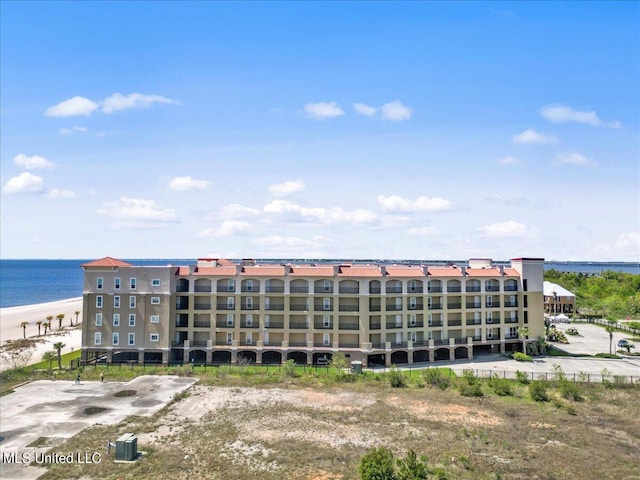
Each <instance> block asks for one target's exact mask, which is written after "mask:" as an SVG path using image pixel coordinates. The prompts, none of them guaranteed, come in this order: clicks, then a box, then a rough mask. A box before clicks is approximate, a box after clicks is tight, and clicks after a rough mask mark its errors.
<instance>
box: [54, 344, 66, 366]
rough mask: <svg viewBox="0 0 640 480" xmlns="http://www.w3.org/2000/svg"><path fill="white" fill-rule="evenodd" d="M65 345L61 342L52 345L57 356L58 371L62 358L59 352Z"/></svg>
mask: <svg viewBox="0 0 640 480" xmlns="http://www.w3.org/2000/svg"><path fill="white" fill-rule="evenodd" d="M65 346H66V345H65V344H64V343H62V342H56V343H54V344H53V348H54V349H55V350H56V353H57V355H58V370H62V358H61V356H60V350H62V349H63V348H64V347H65Z"/></svg>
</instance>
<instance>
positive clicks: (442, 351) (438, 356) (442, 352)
mask: <svg viewBox="0 0 640 480" xmlns="http://www.w3.org/2000/svg"><path fill="white" fill-rule="evenodd" d="M433 353H434V360H435V361H436V362H437V361H439V360H449V349H448V348H438V349H436V351H435V352H433Z"/></svg>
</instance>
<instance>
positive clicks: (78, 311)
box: [71, 310, 80, 327]
mask: <svg viewBox="0 0 640 480" xmlns="http://www.w3.org/2000/svg"><path fill="white" fill-rule="evenodd" d="M73 313H74V315H75V316H76V325H77V324H78V315H80V310H76V311H75V312H73ZM71 326H72V327H73V321H72V322H71Z"/></svg>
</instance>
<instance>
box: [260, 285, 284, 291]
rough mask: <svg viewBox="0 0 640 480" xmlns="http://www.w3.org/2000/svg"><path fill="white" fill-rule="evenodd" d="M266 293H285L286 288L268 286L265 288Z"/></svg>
mask: <svg viewBox="0 0 640 480" xmlns="http://www.w3.org/2000/svg"><path fill="white" fill-rule="evenodd" d="M264 291H265V292H267V293H284V286H283V285H280V286H278V285H267V286H266V287H265V288H264Z"/></svg>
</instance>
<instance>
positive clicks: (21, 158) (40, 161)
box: [13, 153, 56, 170]
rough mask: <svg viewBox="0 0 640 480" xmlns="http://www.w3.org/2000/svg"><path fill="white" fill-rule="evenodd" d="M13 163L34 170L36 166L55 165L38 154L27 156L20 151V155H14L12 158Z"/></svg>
mask: <svg viewBox="0 0 640 480" xmlns="http://www.w3.org/2000/svg"><path fill="white" fill-rule="evenodd" d="M13 163H15V164H16V165H18V166H19V167H22V168H25V169H27V170H36V169H38V168H53V167H55V165H56V164H55V163H53V162H50V161H49V160H47V159H46V158H44V157H40V156H38V155H34V156H33V157H28V156H27V155H24V154H23V153H21V154H20V155H16V156H15V158H14V159H13Z"/></svg>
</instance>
